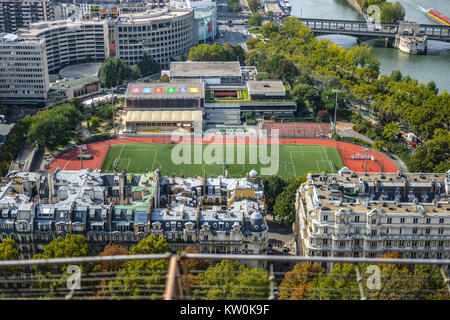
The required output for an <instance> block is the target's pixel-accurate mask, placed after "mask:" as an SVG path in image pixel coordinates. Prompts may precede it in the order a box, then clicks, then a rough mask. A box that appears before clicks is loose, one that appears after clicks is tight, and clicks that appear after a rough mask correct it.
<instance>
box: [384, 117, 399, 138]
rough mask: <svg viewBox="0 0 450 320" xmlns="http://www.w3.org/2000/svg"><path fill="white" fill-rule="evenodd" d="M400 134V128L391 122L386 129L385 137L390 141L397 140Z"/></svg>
mask: <svg viewBox="0 0 450 320" xmlns="http://www.w3.org/2000/svg"><path fill="white" fill-rule="evenodd" d="M399 133H400V126H399V125H398V124H397V123H396V122H391V123H389V124H388V125H386V126H385V127H384V130H383V137H384V138H385V139H386V140H388V141H391V142H393V141H395V140H397V137H398V134H399Z"/></svg>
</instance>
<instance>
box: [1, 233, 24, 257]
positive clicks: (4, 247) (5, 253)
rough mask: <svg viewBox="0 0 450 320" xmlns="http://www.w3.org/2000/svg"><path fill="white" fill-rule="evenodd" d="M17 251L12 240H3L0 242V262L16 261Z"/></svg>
mask: <svg viewBox="0 0 450 320" xmlns="http://www.w3.org/2000/svg"><path fill="white" fill-rule="evenodd" d="M18 258H19V251H18V250H17V247H16V242H15V241H14V240H13V239H8V238H4V239H2V241H1V242H0V260H17V259H18Z"/></svg>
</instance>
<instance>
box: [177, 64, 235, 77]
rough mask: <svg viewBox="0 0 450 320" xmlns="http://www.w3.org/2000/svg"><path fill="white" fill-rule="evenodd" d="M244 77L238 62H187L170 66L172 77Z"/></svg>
mask: <svg viewBox="0 0 450 320" xmlns="http://www.w3.org/2000/svg"><path fill="white" fill-rule="evenodd" d="M208 76H209V77H218V76H234V77H240V76H242V71H241V65H240V64H239V62H238V61H186V62H172V63H171V64H170V77H208Z"/></svg>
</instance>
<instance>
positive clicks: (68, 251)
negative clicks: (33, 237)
mask: <svg viewBox="0 0 450 320" xmlns="http://www.w3.org/2000/svg"><path fill="white" fill-rule="evenodd" d="M91 254H92V252H91V250H90V248H89V244H88V242H87V239H86V237H84V236H82V235H72V234H67V235H66V236H65V238H62V237H58V238H56V239H55V240H52V241H51V242H50V243H49V244H47V245H45V246H44V252H43V253H42V254H41V253H38V254H35V255H34V256H33V259H51V258H72V257H86V256H90V255H91ZM67 267H68V266H67V265H62V266H61V265H52V266H34V267H33V269H34V270H35V271H36V275H37V279H38V281H37V282H36V283H35V284H33V287H37V288H40V289H46V290H48V291H47V293H46V294H45V296H47V297H54V296H58V293H59V294H61V293H67V291H68V289H67V287H66V282H67V278H68V277H69V276H70V275H69V274H68V273H66V270H67ZM93 268H94V265H92V264H87V265H82V266H80V269H81V271H82V273H83V272H84V273H86V272H90V271H92V270H93ZM59 275H60V277H58V276H59ZM49 279H50V281H49ZM75 294H76V292H75Z"/></svg>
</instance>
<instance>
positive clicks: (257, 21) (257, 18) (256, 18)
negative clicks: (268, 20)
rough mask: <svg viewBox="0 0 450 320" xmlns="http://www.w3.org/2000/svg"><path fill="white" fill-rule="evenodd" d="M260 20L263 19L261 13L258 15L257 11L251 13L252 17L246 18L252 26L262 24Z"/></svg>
mask: <svg viewBox="0 0 450 320" xmlns="http://www.w3.org/2000/svg"><path fill="white" fill-rule="evenodd" d="M252 1H253V0H252ZM262 21H263V18H262V15H260V14H259V13H253V14H252V17H251V18H250V19H248V25H249V26H253V27H259V26H260V25H261V24H262Z"/></svg>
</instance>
